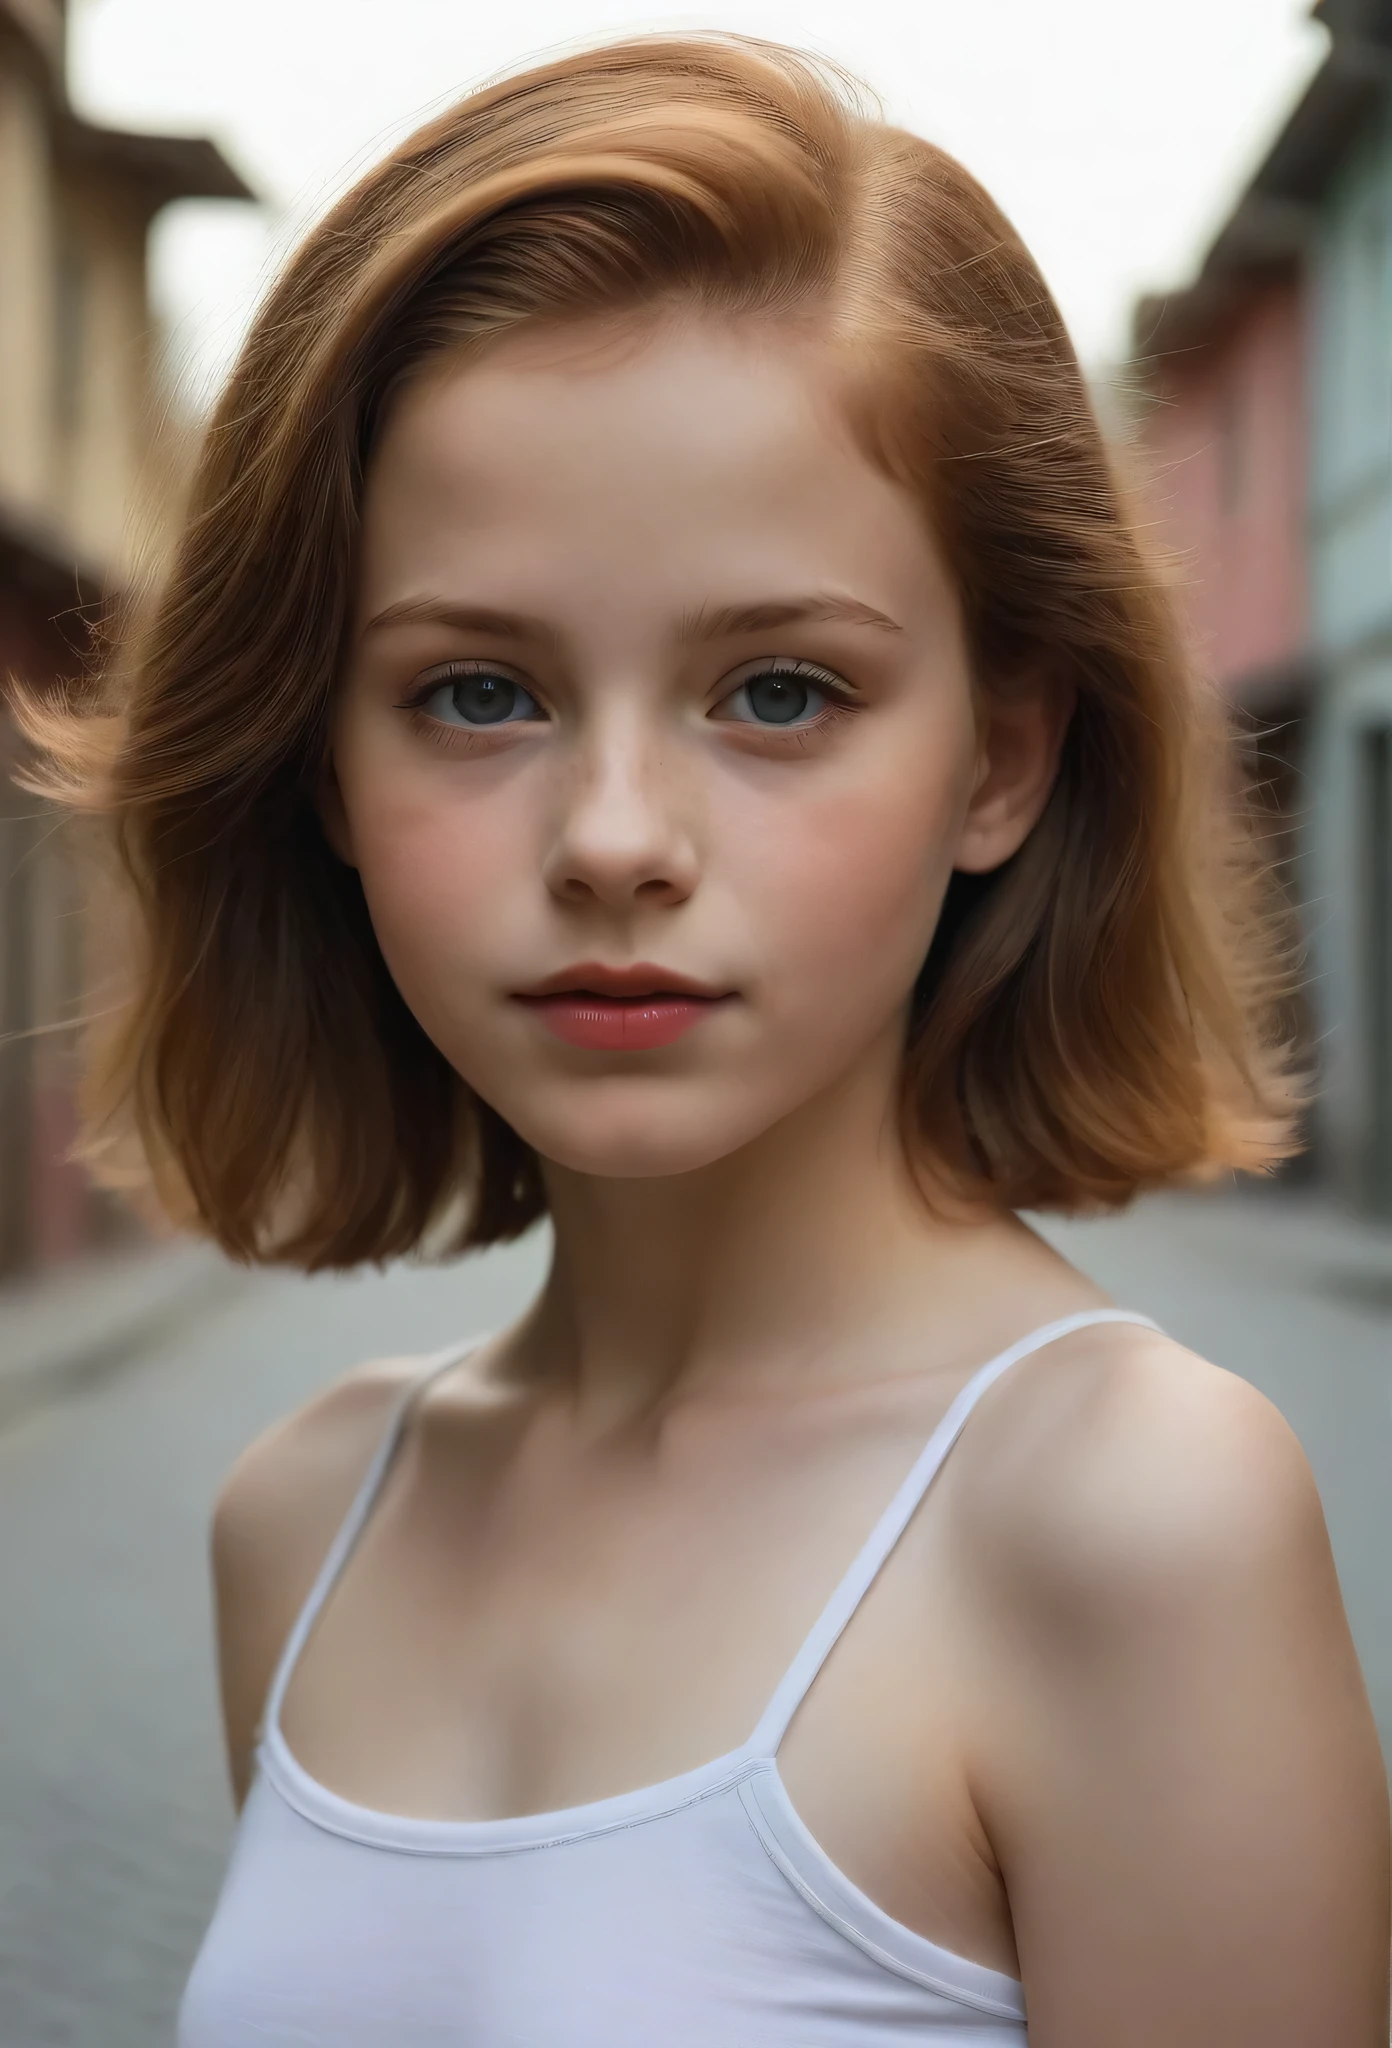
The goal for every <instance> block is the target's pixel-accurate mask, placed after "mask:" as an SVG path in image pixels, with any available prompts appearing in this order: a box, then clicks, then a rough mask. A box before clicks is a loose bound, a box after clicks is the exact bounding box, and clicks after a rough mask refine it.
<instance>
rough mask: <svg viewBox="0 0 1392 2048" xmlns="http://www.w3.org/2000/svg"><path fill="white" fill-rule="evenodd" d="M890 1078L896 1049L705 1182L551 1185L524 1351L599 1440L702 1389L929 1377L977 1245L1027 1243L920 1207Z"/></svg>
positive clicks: (697, 1175) (696, 1175) (1007, 1221)
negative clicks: (902, 1372)
mask: <svg viewBox="0 0 1392 2048" xmlns="http://www.w3.org/2000/svg"><path fill="white" fill-rule="evenodd" d="M897 1067H898V1046H897V1043H896V1044H895V1045H894V1046H893V1047H892V1048H887V1049H886V1056H885V1057H883V1058H880V1059H878V1060H874V1061H871V1060H862V1061H861V1062H858V1063H857V1066H856V1069H855V1071H854V1072H853V1073H851V1074H850V1075H848V1076H846V1077H845V1078H844V1079H843V1080H842V1081H841V1082H840V1083H839V1084H838V1085H837V1086H836V1087H835V1088H834V1089H832V1090H831V1091H829V1092H828V1093H827V1094H826V1095H824V1096H822V1097H820V1098H818V1099H817V1100H816V1101H815V1102H813V1103H810V1104H807V1105H805V1106H804V1107H803V1108H802V1109H800V1110H799V1111H798V1112H796V1113H795V1114H794V1115H793V1116H790V1117H787V1118H785V1119H784V1120H783V1121H782V1122H781V1123H779V1124H777V1125H776V1126H774V1127H773V1128H772V1129H771V1130H769V1131H767V1132H765V1133H763V1134H762V1135H761V1136H760V1137H759V1138H758V1139H757V1140H756V1141H754V1142H753V1143H751V1144H750V1145H747V1146H745V1147H744V1148H742V1149H741V1150H740V1151H739V1152H737V1153H735V1154H732V1155H730V1156H729V1157H727V1158H724V1159H720V1160H718V1161H716V1162H714V1163H713V1164H712V1165H710V1166H708V1167H704V1168H701V1169H699V1170H697V1171H693V1172H690V1173H685V1174H680V1175H674V1176H671V1177H669V1178H664V1179H632V1180H617V1179H599V1178H596V1177H593V1176H590V1175H586V1174H580V1173H575V1172H572V1171H569V1170H566V1169H563V1168H559V1167H555V1166H548V1167H547V1168H546V1180H547V1187H548V1192H549V1195H550V1201H551V1214H552V1220H553V1225H554V1229H555V1255H554V1260H553V1264H552V1269H551V1273H550V1276H549V1279H548V1282H547V1286H546V1288H545V1290H544V1293H543V1296H542V1299H541V1301H540V1303H539V1304H538V1308H537V1311H536V1313H535V1315H534V1317H533V1318H532V1319H531V1321H530V1324H529V1328H528V1332H527V1336H526V1338H525V1339H524V1343H525V1345H526V1349H527V1351H528V1352H529V1353H530V1354H531V1356H532V1358H533V1360H534V1361H535V1363H536V1365H537V1367H538V1369H541V1370H544V1371H545V1373H546V1375H547V1376H548V1377H552V1376H554V1375H557V1374H559V1376H560V1378H561V1379H562V1381H563V1382H564V1383H566V1384H567V1385H568V1386H569V1387H570V1389H571V1390H572V1392H573V1396H574V1398H575V1400H576V1402H577V1405H578V1406H579V1407H581V1408H583V1409H584V1410H586V1411H587V1414H588V1418H589V1421H590V1423H591V1424H592V1426H594V1427H595V1428H596V1429H601V1430H602V1429H607V1428H611V1427H619V1426H622V1424H623V1423H625V1422H631V1421H637V1420H639V1419H640V1418H642V1417H643V1416H645V1415H646V1416H653V1415H655V1414H656V1413H658V1412H660V1411H661V1410H663V1409H665V1408H666V1407H667V1406H669V1405H670V1404H671V1403H672V1402H673V1401H674V1400H675V1399H676V1398H678V1397H679V1396H682V1395H694V1394H696V1393H697V1392H698V1391H699V1392H701V1393H705V1394H719V1393H721V1392H724V1391H726V1389H727V1388H728V1390H729V1391H730V1392H733V1391H735V1389H736V1388H738V1390H739V1392H740V1393H741V1394H746V1395H747V1394H751V1393H753V1394H757V1393H759V1392H761V1391H766V1392H770V1393H771V1392H773V1391H775V1390H776V1389H777V1388H779V1387H780V1386H788V1385H790V1384H796V1385H797V1386H798V1387H799V1388H802V1389H808V1388H810V1387H812V1386H816V1385H823V1386H825V1385H832V1384H840V1383H843V1382H844V1381H845V1380H846V1379H847V1378H848V1377H852V1376H855V1375H856V1374H857V1373H859V1374H860V1375H861V1376H863V1377H870V1376H875V1375H876V1374H878V1373H881V1372H883V1371H885V1370H890V1371H893V1370H898V1369H911V1366H912V1364H913V1363H914V1362H916V1363H917V1364H918V1366H919V1367H921V1365H922V1359H923V1337H924V1316H925V1314H927V1315H929V1316H930V1317H931V1316H934V1314H935V1311H937V1312H941V1313H943V1314H946V1316H947V1317H948V1318H949V1319H950V1318H951V1315H952V1313H953V1309H954V1305H958V1306H960V1300H961V1297H962V1295H963V1292H964V1288H965V1287H967V1286H969V1285H979V1282H980V1267H979V1263H978V1260H979V1253H980V1251H981V1250H982V1249H983V1248H984V1245H985V1243H986V1241H989V1244H990V1246H993V1247H995V1248H997V1249H998V1248H999V1245H1000V1242H1001V1237H1002V1234H1003V1233H1013V1234H1017V1235H1018V1234H1019V1233H1020V1230H1021V1226H1019V1225H1018V1224H1016V1223H1015V1221H1014V1219H1013V1218H992V1219H988V1220H984V1221H982V1220H978V1221H975V1222H961V1221H950V1220H946V1219H945V1218H944V1217H943V1216H942V1215H941V1214H940V1213H938V1212H936V1211H935V1210H934V1209H932V1208H930V1206H929V1203H928V1201H927V1200H925V1197H924V1193H923V1191H922V1186H921V1178H920V1181H919V1182H916V1181H915V1178H914V1176H913V1175H912V1174H911V1173H910V1171H909V1168H908V1165H907V1163H906V1161H905V1158H904V1153H903V1148H902V1145H901V1142H900V1138H899V1131H898V1119H897V1114H896V1102H895V1094H896V1076H897ZM910 1333H912V1338H911V1337H910ZM901 1338H902V1339H903V1340H904V1341H903V1342H900V1341H899V1340H900V1339H901ZM911 1341H912V1342H913V1344H914V1350H913V1352H912V1354H911V1352H910V1349H909V1344H910V1342H911ZM901 1355H902V1360H903V1364H902V1368H901V1365H900V1358H901Z"/></svg>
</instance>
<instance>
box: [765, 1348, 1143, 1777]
mask: <svg viewBox="0 0 1392 2048" xmlns="http://www.w3.org/2000/svg"><path fill="white" fill-rule="evenodd" d="M1096 1323H1138V1324H1140V1326H1141V1327H1142V1328H1143V1329H1147V1330H1155V1329H1158V1328H1159V1325H1158V1324H1157V1323H1154V1322H1152V1321H1151V1319H1150V1317H1149V1316H1142V1315H1136V1314H1134V1313H1133V1312H1132V1311H1131V1310H1130V1309H1122V1308H1095V1309H1085V1310H1084V1311H1083V1312H1082V1313H1081V1314H1079V1315H1072V1316H1064V1317H1063V1318H1062V1319H1061V1320H1060V1321H1058V1322H1055V1323H1045V1324H1044V1325H1043V1327H1042V1328H1040V1329H1038V1330H1031V1332H1030V1333H1029V1335H1028V1336H1027V1337H1021V1338H1020V1339H1019V1341H1018V1342H1017V1343H1015V1344H1012V1345H1010V1346H1009V1348H1008V1349H1007V1350H1005V1351H1002V1352H1001V1353H999V1355H998V1356H997V1357H995V1358H992V1359H990V1360H989V1361H988V1362H987V1363H986V1364H985V1365H983V1366H982V1367H981V1369H980V1371H979V1372H976V1373H974V1374H973V1375H972V1377H971V1379H969V1380H968V1381H967V1384H966V1385H965V1386H964V1387H963V1389H962V1391H961V1393H960V1394H959V1395H958V1396H957V1398H956V1400H955V1401H954V1402H953V1403H952V1406H951V1407H950V1408H949V1409H948V1411H947V1413H946V1415H944V1417H943V1419H942V1421H941V1422H940V1423H939V1424H938V1426H937V1428H936V1429H935V1430H934V1431H933V1434H932V1436H931V1437H929V1439H928V1442H927V1443H926V1444H925V1445H924V1447H923V1450H922V1452H921V1453H920V1455H919V1456H918V1458H917V1459H916V1460H915V1462H914V1465H913V1468H912V1470H911V1471H910V1473H909V1475H908V1477H907V1479H905V1481H904V1483H903V1485H902V1486H901V1487H900V1488H899V1491H898V1492H897V1493H896V1494H895V1496H894V1498H893V1500H892V1501H891V1502H890V1504H889V1506H888V1507H887V1508H886V1509H885V1511H884V1513H883V1515H881V1517H880V1519H879V1521H878V1522H877V1523H876V1524H875V1527H874V1529H873V1530H872V1531H871V1532H870V1537H869V1540H868V1541H867V1543H866V1544H865V1547H864V1549H863V1550H862V1551H861V1552H860V1555H859V1556H858V1557H857V1558H856V1560H855V1562H854V1564H852V1566H851V1568H850V1570H849V1571H848V1572H847V1573H846V1576H845V1578H844V1579H842V1581H841V1583H840V1585H839V1586H838V1587H837V1588H836V1591H835V1592H834V1593H833V1594H832V1596H831V1598H830V1600H829V1601H828V1602H827V1604H826V1606H825V1607H824V1608H823V1610H822V1613H821V1615H820V1617H819V1618H818V1620H817V1621H816V1622H815V1623H814V1624H813V1627H812V1630H811V1633H810V1634H809V1635H808V1637H807V1639H806V1641H805V1642H804V1643H803V1645H802V1648H801V1649H800V1650H799V1651H798V1653H797V1656H796V1657H795V1658H794V1659H793V1661H792V1663H791V1664H790V1665H789V1667H788V1670H787V1672H786V1673H785V1674H784V1677H783V1679H782V1681H781V1683H780V1684H779V1687H778V1690H777V1691H776V1692H775V1693H774V1695H773V1698H772V1699H771V1700H770V1701H769V1703H768V1705H767V1707H766V1708H765V1709H764V1712H763V1715H762V1717H761V1718H760V1721H759V1725H758V1727H757V1728H756V1729H755V1730H754V1733H753V1734H752V1735H751V1736H750V1738H749V1743H748V1748H749V1750H750V1751H751V1752H752V1753H754V1754H756V1755H759V1756H773V1755H774V1754H775V1753H776V1751H777V1749H778V1745H779V1743H780V1742H781V1741H782V1740H783V1737H784V1735H785V1734H786V1733H787V1731H788V1724H789V1722H790V1721H791V1720H792V1718H793V1715H794V1714H795V1713H796V1712H797V1710H798V1708H799V1707H800V1706H801V1705H802V1702H803V1700H804V1699H805V1698H806V1696H807V1692H808V1689H809V1687H810V1686H811V1684H812V1681H813V1680H814V1679H815V1678H816V1676H817V1673H818V1672H819V1671H820V1670H821V1668H822V1666H823V1664H825V1662H826V1660H827V1658H828V1657H829V1656H830V1655H831V1652H832V1650H833V1649H834V1648H835V1646H836V1643H837V1640H838V1639H839V1637H840V1635H841V1633H842V1631H843V1630H844V1629H845V1627H846V1624H847V1623H848V1622H849V1621H850V1619H851V1616H852V1615H853V1614H854V1613H855V1611H856V1609H857V1608H858V1607H859V1605H860V1603H861V1601H862V1600H863V1599H864V1598H865V1595H866V1593H867V1592H868V1591H869V1590H870V1587H871V1586H872V1585H873V1584H874V1582H875V1579H876V1577H877V1576H878V1574H879V1571H880V1568H881V1566H882V1565H883V1564H884V1562H885V1560H886V1558H887V1557H888V1556H889V1554H890V1552H891V1551H892V1550H893V1548H894V1546H895V1544H896V1543H897V1542H898V1541H899V1538H900V1537H901V1536H902V1535H903V1533H904V1531H905V1529H906V1528H907V1527H908V1525H909V1523H910V1521H911V1520H912V1519H913V1514H914V1510H915V1509H916V1508H917V1507H918V1504H919V1502H920V1501H921V1500H922V1499H923V1496H924V1494H925V1493H926V1492H927V1491H928V1488H929V1486H930V1485H931V1484H932V1482H933V1480H934V1478H935V1477H936V1476H937V1473H938V1471H939V1470H940V1468H941V1466H942V1463H943V1460H944V1459H945V1458H946V1456H947V1454H948V1452H949V1451H950V1450H951V1449H952V1446H953V1445H954V1444H955V1443H956V1441H957V1439H958V1437H959V1436H960V1435H961V1433H962V1430H963V1428H964V1427H965V1426H966V1421H967V1417H968V1416H969V1415H970V1414H971V1412H972V1410H973V1408H975V1406H976V1404H977V1402H978V1401H979V1400H980V1399H981V1397H982V1395H983V1394H984V1393H985V1392H986V1390H987V1388H988V1387H991V1386H994V1384H995V1382H996V1381H997V1380H998V1379H999V1378H1000V1377H1001V1375H1002V1373H1005V1372H1008V1371H1009V1370H1010V1368H1011V1366H1012V1365H1017V1364H1018V1363H1019V1361H1020V1360H1021V1359H1022V1358H1028V1357H1029V1356H1030V1355H1031V1354H1032V1353H1033V1352H1035V1351H1042V1350H1043V1349H1044V1347H1045V1345H1046V1344H1052V1343H1054V1342H1055V1341H1056V1339H1058V1338H1060V1337H1067V1336H1071V1334H1072V1333H1073V1331H1074V1330H1086V1329H1089V1328H1091V1327H1092V1325H1094V1324H1096Z"/></svg>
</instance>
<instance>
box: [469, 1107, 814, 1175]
mask: <svg viewBox="0 0 1392 2048" xmlns="http://www.w3.org/2000/svg"><path fill="white" fill-rule="evenodd" d="M603 1096H604V1098H605V1099H601V1100H597V1101H595V1102H592V1103H589V1104H586V1105H585V1106H584V1107H583V1109H577V1110H574V1111H573V1112H572V1113H570V1114H567V1113H565V1111H563V1110H562V1109H561V1107H560V1105H556V1106H555V1107H554V1108H553V1109H552V1111H551V1113H550V1114H548V1113H547V1108H546V1106H542V1105H538V1104H537V1103H536V1101H535V1100H533V1101H531V1102H529V1103H528V1104H527V1105H526V1109H525V1111H524V1112H523V1113H521V1114H518V1113H516V1112H513V1111H510V1110H509V1109H508V1108H507V1107H506V1106H505V1105H504V1104H503V1103H501V1102H499V1103H495V1107H496V1108H497V1109H498V1110H499V1112H500V1113H501V1114H502V1115H503V1116H505V1117H506V1118H507V1121H508V1122H509V1123H510V1124H511V1125H512V1127H513V1129H514V1130H515V1131H516V1132H517V1134H518V1136H519V1137H521V1138H524V1139H525V1140H526V1142H527V1143H528V1144H529V1145H530V1146H531V1147H532V1149H533V1150H534V1151H535V1152H537V1153H538V1154H539V1155H540V1157H541V1158H542V1159H545V1160H547V1161H549V1162H550V1163H551V1164H552V1165H555V1166H559V1167H564V1168H565V1169H567V1170H568V1171H569V1172H571V1173H584V1174H592V1175H594V1176H595V1177H596V1178H597V1179H601V1180H665V1179H669V1178H671V1177H672V1176H674V1175H676V1174H682V1173H697V1172H699V1171H700V1169H701V1168H702V1167H704V1166H713V1165H714V1164H715V1162H716V1161H717V1160H719V1159H727V1158H729V1157H730V1155H731V1154H732V1153H734V1152H738V1151H740V1150H741V1149H742V1147H743V1146H745V1145H748V1144H750V1143H752V1142H753V1140H754V1139H756V1138H758V1137H760V1136H762V1134H763V1132H764V1131H765V1130H767V1129H768V1128H769V1125H770V1124H771V1123H773V1122H774V1121H776V1119H775V1117H772V1116H770V1115H768V1114H767V1113H765V1114H763V1115H761V1116H757V1117H751V1116H750V1115H749V1114H748V1106H747V1105H743V1104H742V1105H740V1106H739V1107H738V1108H737V1107H736V1106H735V1105H733V1104H728V1105H725V1106H724V1107H723V1108H722V1107H721V1106H718V1105H715V1104H712V1103H710V1102H709V1101H706V1102H704V1103H691V1102H688V1103H685V1104H682V1105H680V1106H677V1105H662V1106H659V1105H657V1104H654V1103H653V1102H652V1101H648V1102H646V1103H644V1102H633V1101H629V1102H625V1101H623V1100H622V1099H619V1100H618V1101H616V1100H615V1099H614V1092H613V1091H610V1090H607V1089H606V1090H604V1091H603ZM741 1111H742V1112H743V1113H741Z"/></svg>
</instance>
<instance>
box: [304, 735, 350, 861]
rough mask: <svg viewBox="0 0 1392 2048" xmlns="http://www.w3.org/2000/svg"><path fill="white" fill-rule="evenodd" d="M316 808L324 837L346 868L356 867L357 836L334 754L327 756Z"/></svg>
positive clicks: (315, 792)
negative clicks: (355, 838) (355, 836)
mask: <svg viewBox="0 0 1392 2048" xmlns="http://www.w3.org/2000/svg"><path fill="white" fill-rule="evenodd" d="M314 808H315V810H316V811H317V812H318V813H319V823H320V824H321V825H322V827H323V829H324V837H325V838H326V839H327V840H328V842H329V845H330V846H331V847H332V848H333V850H334V852H335V853H336V854H337V855H338V857H339V859H340V860H341V861H342V862H343V864H344V866H345V867H349V868H355V867H356V866H357V864H358V863H357V861H356V859H355V858H354V855H353V833H352V829H351V827H350V826H349V823H348V812H347V808H346V806H345V805H344V802H343V791H342V790H341V789H340V788H339V785H338V772H337V770H336V769H335V767H334V763H333V755H332V753H328V754H326V755H325V756H324V765H323V767H322V768H321V769H320V770H319V778H318V781H317V782H316V784H315V789H314Z"/></svg>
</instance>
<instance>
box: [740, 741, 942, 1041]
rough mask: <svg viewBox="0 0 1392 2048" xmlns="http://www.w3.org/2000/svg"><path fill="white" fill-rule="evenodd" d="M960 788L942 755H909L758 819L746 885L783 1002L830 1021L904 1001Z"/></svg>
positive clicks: (920, 954)
mask: <svg viewBox="0 0 1392 2048" xmlns="http://www.w3.org/2000/svg"><path fill="white" fill-rule="evenodd" d="M945 760H946V762H947V765H946V766H945V765H944V762H945ZM875 765H879V766H880V768H881V772H873V768H874V766H875ZM959 780H961V778H960V777H959V776H958V775H957V773H956V762H955V756H953V755H952V753H951V751H950V750H945V752H944V753H936V754H933V755H930V756H929V757H928V758H927V759H923V758H921V757H917V758H916V757H915V755H914V754H913V753H912V752H909V753H907V754H905V755H902V756H901V757H900V758H899V759H898V760H896V761H894V762H892V763H889V764H870V763H866V764H863V770H862V772H860V773H854V772H853V773H852V774H850V775H848V776H847V777H846V778H845V780H844V781H843V782H841V783H839V784H838V786H837V787H836V788H834V789H830V790H827V791H825V792H823V793H821V794H819V795H818V797H817V798H816V799H815V800H812V801H804V802H801V803H797V804H794V805H790V806H789V807H788V809H787V811H786V812H784V813H783V814H782V815H781V816H779V817H778V818H777V819H775V820H770V821H768V828H767V829H766V830H765V831H763V832H762V833H761V834H760V835H759V837H760V840H761V842H762V843H761V846H760V849H759V851H760V854H761V858H759V859H758V860H756V861H755V862H753V863H751V866H750V868H749V870H748V876H747V886H748V888H749V889H750V890H751V891H752V892H753V894H754V896H755V898H756V899H757V902H758V906H759V908H758V915H759V918H760V922H761V924H762V925H763V927H764V933H765V936H766V938H767V939H768V941H769V942H770V947H771V956H772V958H774V959H776V960H777V962H778V963H779V969H780V972H781V974H782V975H784V976H786V978H787V984H788V993H789V996H790V998H791V999H794V1000H806V999H807V998H809V997H815V998H816V999H817V1000H819V1001H820V1002H822V1003H826V1004H829V1010H830V1013H832V1014H835V1013H837V1012H840V1011H842V1010H846V1011H847V1012H850V1011H852V1010H856V1011H858V1010H862V1009H863V1008H864V1007H865V1006H867V1005H869V1006H872V1007H875V1008H877V1009H880V1010H883V1009H884V1008H885V1007H886V1006H888V1007H891V1008H892V1007H894V1006H895V1005H897V1004H898V1003H899V1002H901V1001H902V1000H903V998H904V996H905V995H906V994H907V992H908V990H909V989H910V988H911V986H912V984H913V982H914V980H915V979H916V977H917V975H918V971H919V969H920V967H921V966H922V964H923V959H924V956H925V955H926V953H927V950H928V945H929V942H930V940H931V938H932V934H933V927H934V925H935V924H936V921H937V917H938V912H939V910H940V908H941V905H942V899H943V894H944V892H945V890H946V888H947V883H948V879H949V876H950V874H951V870H952V861H953V855H954V852H955V847H956V842H957V835H958V831H959V829H960V818H961V813H962V811H963V810H964V809H965V803H966V798H965V795H964V794H963V793H962V791H961V790H959V788H958V782H959Z"/></svg>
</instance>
